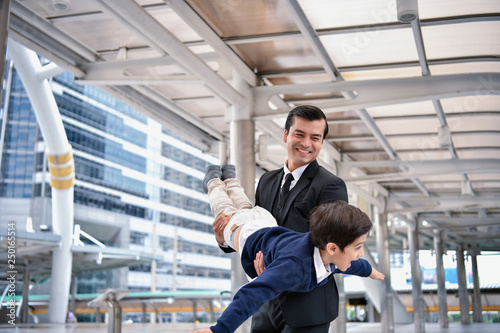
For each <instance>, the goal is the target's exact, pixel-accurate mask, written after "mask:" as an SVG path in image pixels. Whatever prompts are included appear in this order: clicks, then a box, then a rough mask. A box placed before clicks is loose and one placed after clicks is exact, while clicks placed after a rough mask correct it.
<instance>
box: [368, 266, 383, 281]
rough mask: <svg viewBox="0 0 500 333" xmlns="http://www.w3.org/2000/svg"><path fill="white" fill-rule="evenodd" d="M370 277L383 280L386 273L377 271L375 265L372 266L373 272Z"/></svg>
mask: <svg viewBox="0 0 500 333" xmlns="http://www.w3.org/2000/svg"><path fill="white" fill-rule="evenodd" d="M369 278H371V279H374V280H380V281H382V280H383V279H384V278H385V275H384V274H382V273H380V272H379V271H377V270H376V269H375V267H372V273H371V274H370V276H369Z"/></svg>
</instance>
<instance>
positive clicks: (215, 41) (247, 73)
mask: <svg viewBox="0 0 500 333" xmlns="http://www.w3.org/2000/svg"><path fill="white" fill-rule="evenodd" d="M166 3H167V4H168V5H170V7H171V8H172V9H173V10H174V11H175V12H176V13H177V14H178V15H179V16H180V17H182V19H184V21H186V22H189V25H190V27H191V28H193V29H194V30H195V31H196V33H197V34H198V35H200V36H201V37H202V38H203V39H204V40H205V41H206V42H207V43H208V44H209V45H210V46H211V47H212V48H213V49H214V50H216V51H217V52H218V53H219V54H220V55H221V56H222V57H223V58H224V59H226V61H228V62H229V63H230V64H231V66H232V67H233V68H234V69H235V70H236V71H237V72H238V73H239V74H240V75H241V77H242V78H243V79H244V80H245V81H246V82H247V83H248V84H249V85H250V86H252V87H255V86H256V85H257V83H258V79H257V75H255V73H254V72H253V71H252V70H251V69H250V68H249V67H248V66H247V64H245V63H244V62H243V61H242V60H241V58H240V57H239V56H237V55H236V54H235V53H234V51H233V50H232V49H231V48H230V47H229V46H227V44H226V43H224V42H223V41H222V40H221V39H220V37H219V36H218V35H217V34H216V33H215V32H214V31H213V30H212V28H211V27H210V26H209V25H208V24H207V23H206V22H205V21H204V20H203V19H202V18H201V17H200V16H199V15H198V14H197V13H196V12H195V11H194V10H193V9H192V8H191V7H190V6H189V5H188V4H187V3H186V2H185V1H184V0H166Z"/></svg>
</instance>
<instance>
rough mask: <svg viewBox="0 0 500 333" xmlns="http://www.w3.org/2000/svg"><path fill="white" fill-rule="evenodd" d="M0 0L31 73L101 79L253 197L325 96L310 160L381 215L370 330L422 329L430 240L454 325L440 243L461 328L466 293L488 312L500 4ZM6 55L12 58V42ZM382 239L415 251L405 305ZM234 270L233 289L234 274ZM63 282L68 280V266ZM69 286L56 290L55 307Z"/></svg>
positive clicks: (494, 226) (486, 0)
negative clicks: (484, 275) (376, 318)
mask: <svg viewBox="0 0 500 333" xmlns="http://www.w3.org/2000/svg"><path fill="white" fill-rule="evenodd" d="M1 3H2V9H3V10H2V21H1V25H2V26H1V27H0V32H1V38H2V42H4V43H5V44H6V42H7V40H10V41H11V42H12V43H13V44H12V45H16V46H14V48H17V46H19V48H21V49H23V48H27V49H31V50H33V51H35V52H36V53H37V54H39V55H40V56H42V57H44V58H46V59H48V60H49V61H51V62H52V63H50V64H48V65H46V66H45V70H44V69H42V68H40V69H39V71H38V74H37V76H36V78H35V77H32V78H31V79H32V80H35V79H40V80H42V81H43V79H44V77H43V76H44V75H46V77H48V75H49V74H50V73H57V72H58V71H61V70H62V71H69V72H71V73H72V74H73V75H74V76H75V79H76V81H77V82H78V83H79V84H82V85H96V86H99V87H100V88H102V90H104V91H106V92H108V93H110V94H111V95H113V96H115V97H117V98H118V99H120V100H122V101H124V102H126V103H129V104H130V105H131V106H132V107H134V108H136V109H138V110H140V111H141V112H143V113H144V114H146V115H148V116H150V117H153V118H154V119H156V120H158V121H160V122H161V123H162V124H164V125H165V126H168V127H170V128H174V129H175V131H178V132H179V133H182V135H183V136H184V137H185V138H186V140H189V141H190V142H193V143H194V144H196V145H197V146H198V147H200V148H201V149H203V150H205V151H208V152H212V153H214V154H217V155H218V156H219V157H220V160H221V163H226V162H228V161H230V162H231V163H234V164H236V167H237V174H238V175H239V178H240V179H241V180H242V184H243V185H244V187H245V189H246V191H247V194H248V195H249V196H250V197H253V193H254V185H255V179H256V177H258V176H259V175H260V174H261V173H262V172H263V171H266V170H270V169H274V168H278V167H280V166H281V165H282V164H283V162H284V160H285V159H286V149H285V147H284V144H283V142H282V138H283V130H284V129H283V125H284V118H285V116H286V114H287V113H288V112H289V111H290V109H292V108H293V107H295V106H297V105H302V104H314V105H317V106H319V107H320V108H322V109H323V110H324V112H325V114H326V115H327V118H328V124H329V128H330V132H329V135H328V137H327V138H326V139H325V142H324V146H323V152H322V154H321V156H320V161H319V162H320V164H321V165H323V166H325V167H326V168H328V169H329V170H331V171H332V172H334V173H335V174H337V175H338V176H340V177H341V178H343V179H344V180H345V181H346V184H347V186H348V190H349V192H350V195H351V197H352V198H353V199H354V201H355V202H357V205H358V206H359V207H361V208H363V209H364V210H365V211H366V212H367V213H369V215H370V216H371V217H372V219H373V221H374V223H375V224H376V232H375V234H376V235H375V237H373V238H371V239H370V242H369V243H368V244H367V246H368V250H370V251H372V252H376V253H377V254H378V255H377V265H378V267H379V269H380V270H381V271H382V272H383V273H385V274H386V276H387V277H388V278H387V279H386V281H384V282H383V283H382V284H381V285H379V286H376V287H375V288H373V286H372V287H371V288H367V290H370V291H371V293H372V294H371V296H369V297H370V298H371V299H372V300H373V303H374V305H375V306H376V307H378V310H379V312H380V314H381V321H382V325H381V326H379V327H378V328H377V329H379V331H382V332H393V331H395V325H397V324H398V321H400V320H402V321H403V322H407V321H408V320H413V321H414V326H413V328H414V331H415V332H424V331H425V325H424V319H423V313H424V308H425V307H426V305H425V304H424V303H423V302H422V297H421V296H422V290H421V283H420V282H421V276H420V265H419V258H418V255H417V253H418V250H419V249H432V250H434V251H436V253H437V256H436V257H437V262H436V265H437V277H438V299H439V310H440V325H441V327H442V328H446V327H448V322H447V317H446V315H447V312H446V309H447V302H446V289H445V280H444V271H443V262H442V256H443V252H444V251H445V250H447V249H453V250H455V251H456V253H457V262H458V285H459V291H458V297H459V299H460V312H461V321H462V325H464V326H465V327H469V328H470V327H472V326H470V324H471V323H470V317H469V306H470V305H472V307H473V313H474V316H473V321H474V322H476V321H480V320H481V295H480V289H479V276H478V274H477V256H478V255H481V253H482V251H500V172H499V170H500V158H499V156H500V154H499V153H500V132H499V130H498V129H499V128H500V96H499V94H500V63H499V62H498V59H499V55H500V35H499V34H498V31H499V30H500V16H499V13H500V4H499V3H498V2H497V1H494V0H481V1H474V2H467V1H460V2H457V1H451V0H450V1H441V2H439V3H436V2H435V1H433V0H420V1H418V4H417V1H416V0H408V1H402V0H401V1H400V0H398V1H385V0H384V1H382V0H380V1H370V2H369V3H368V2H366V1H350V0H349V1H348V0H345V1H328V0H307V1H298V0H271V1H266V0H262V1H226V0H219V1H205V0H186V1H184V0H166V1H159V0H158V1H155V0H151V1H147V0H136V1H134V0H81V1H72V2H70V1H69V0H60V1H53V2H51V1H36V0H23V1H15V0H13V1H6V0H3V1H1ZM4 17H5V19H4ZM495 27H496V28H495ZM21 52H24V51H21ZM9 53H10V56H11V57H12V59H13V61H14V62H15V63H21V61H22V57H23V56H22V54H21V55H19V53H17V54H16V52H15V50H14V49H12V50H9ZM2 58H3V57H2ZM2 67H3V66H2ZM0 72H3V68H0ZM26 76H29V73H27V74H26ZM28 80H29V79H28ZM37 93H40V91H38V92H37ZM34 96H35V93H34V92H33V93H31V94H30V97H34ZM42 97H43V96H42ZM45 97H46V96H45ZM45 105H48V104H45ZM52 115H53V116H55V117H57V114H56V113H54V114H52ZM37 116H38V114H37ZM43 117H44V116H41V118H42V119H43ZM56 122H57V119H56ZM42 129H43V128H42ZM43 134H44V138H45V139H46V140H47V141H50V139H49V140H48V137H49V133H48V132H46V133H43ZM52 134H53V133H52ZM56 135H59V134H57V133H56ZM61 137H62V135H59V136H58V137H57V138H61ZM65 142H66V141H64V140H63V141H58V142H57V145H56V144H55V143H54V148H52V147H51V144H50V142H48V149H49V152H50V153H51V154H50V155H53V156H54V158H55V160H56V161H58V157H59V156H62V157H65V156H70V155H71V154H70V152H69V148H68V145H67V144H66V143H65ZM69 158H70V157H68V159H69ZM63 159H64V158H63ZM67 162H68V161H66V159H64V163H67ZM64 163H63V164H64ZM54 164H55V165H56V164H58V163H54ZM62 168H67V169H65V170H71V168H70V167H69V165H66V164H64V165H63V166H62ZM51 174H53V175H54V176H55V177H57V172H55V171H54V173H52V171H51ZM70 174H71V172H70V173H69V174H64V176H65V177H66V176H67V177H69V178H70V177H71V175H70ZM55 180H66V179H55ZM70 187H71V184H69V187H65V188H62V189H61V190H62V191H66V190H67V189H68V188H70ZM63 193H65V192H63ZM65 199H66V200H67V199H68V197H67V196H65ZM53 200H56V201H57V200H61V201H62V200H63V199H61V198H58V195H55V196H54V198H53ZM70 201H71V200H70ZM54 206H55V207H57V205H54ZM67 208H68V209H70V206H68V207H67ZM67 213H68V214H69V215H71V211H70V210H69V211H68V212H67ZM388 221H390V223H389V224H388ZM61 226H64V229H63V230H62V231H61V232H60V233H59V235H60V236H61V237H62V239H61V242H62V243H63V244H66V245H65V247H63V248H62V249H61V251H65V252H64V253H62V254H61V255H64V256H65V258H66V259H64V260H65V261H63V262H71V257H70V254H69V253H70V252H69V251H70V246H69V245H68V243H65V240H67V239H68V237H71V235H70V233H68V232H67V230H71V229H72V228H70V227H71V226H68V225H66V224H61ZM58 232H59V231H58ZM391 249H409V250H410V253H411V262H412V283H413V291H412V296H413V308H414V310H415V311H414V314H413V316H412V317H410V316H409V315H408V313H406V310H405V308H404V307H403V305H402V302H401V300H399V298H398V296H397V294H395V293H394V292H393V291H392V288H391V279H390V274H389V269H390V261H389V251H390V250H391ZM370 251H366V252H370ZM56 252H57V251H56ZM468 257H470V258H471V259H472V267H473V270H474V272H473V273H474V274H473V275H474V288H473V293H472V298H470V295H469V290H468V289H467V281H466V276H465V260H466V258H468ZM234 266H235V267H236V266H237V265H234ZM234 275H235V276H236V279H235V281H236V284H235V286H234V288H237V286H238V285H239V283H242V281H243V274H242V273H241V271H239V270H237V269H234ZM60 278H61V285H67V286H69V280H68V279H69V278H70V274H69V271H67V272H64V273H63V272H61V275H60ZM379 290H381V292H380V293H379V292H378V291H379ZM375 291H377V292H375ZM68 292H69V291H68ZM66 295H67V294H65V293H62V294H61V295H53V297H54V301H55V302H56V301H60V302H62V303H64V302H65V299H66V298H67V297H66ZM62 303H61V304H62ZM53 318H54V322H60V321H61V318H59V317H57V316H56V315H54V316H53ZM339 329H340V330H339V332H341V331H343V330H345V329H346V325H345V323H339ZM350 331H353V332H354V328H351V329H350ZM469 332H470V331H469ZM483 332H485V331H483Z"/></svg>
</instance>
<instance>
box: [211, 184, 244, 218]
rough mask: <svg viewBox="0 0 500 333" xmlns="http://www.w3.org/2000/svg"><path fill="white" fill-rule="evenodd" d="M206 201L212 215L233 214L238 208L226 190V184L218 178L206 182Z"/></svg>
mask: <svg viewBox="0 0 500 333" xmlns="http://www.w3.org/2000/svg"><path fill="white" fill-rule="evenodd" d="M207 188H208V203H209V204H210V208H211V210H212V214H214V216H219V215H220V214H227V215H233V214H234V213H236V212H237V211H238V210H237V208H236V207H235V206H234V204H233V201H232V200H231V199H230V198H229V196H228V193H227V192H226V184H224V182H223V181H222V180H220V179H219V178H214V179H211V180H210V181H209V182H208V183H207Z"/></svg>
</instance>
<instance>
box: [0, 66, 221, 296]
mask: <svg viewBox="0 0 500 333" xmlns="http://www.w3.org/2000/svg"><path fill="white" fill-rule="evenodd" d="M6 68H7V70H6V73H5V76H4V80H5V81H4V82H5V83H6V84H4V93H3V96H4V98H3V110H4V111H3V114H2V115H1V118H0V124H1V125H0V130H1V136H0V140H1V141H0V144H1V150H0V154H1V155H0V163H1V165H0V166H1V168H0V211H2V214H0V215H1V216H2V217H1V219H2V222H3V221H16V224H17V227H18V228H19V229H26V230H32V231H34V232H42V230H49V232H50V229H51V222H50V221H51V201H50V197H51V187H50V185H49V176H50V175H49V171H48V167H47V158H46V156H45V146H44V143H43V138H42V135H41V133H40V131H39V129H38V126H37V121H36V117H35V114H34V112H33V110H32V108H31V105H30V101H29V98H28V96H27V94H26V92H25V90H24V88H23V84H22V82H21V80H20V78H19V76H18V75H17V73H16V70H15V67H11V68H9V67H6ZM50 85H51V87H52V90H53V93H54V96H55V99H56V102H57V104H58V107H59V111H60V114H61V117H62V119H63V122H64V128H65V130H66V134H67V137H68V140H69V142H70V144H71V146H72V147H73V156H74V161H75V177H76V179H75V186H74V204H75V207H74V223H75V225H78V226H79V227H80V228H81V230H82V231H84V232H85V233H87V234H89V235H91V236H92V237H94V238H95V239H97V240H98V241H99V242H101V243H102V244H104V245H106V246H108V247H118V248H127V249H130V250H137V251H145V252H150V253H154V254H159V255H161V256H163V258H164V260H163V261H160V262H156V263H154V264H141V265H138V266H132V267H130V268H121V269H115V270H112V271H94V272H93V273H81V274H80V275H79V276H78V290H77V292H78V293H91V292H97V291H98V290H100V289H103V288H109V287H112V288H126V289H129V290H131V291H149V290H152V288H154V289H155V290H157V291H164V290H165V291H166V290H188V289H189V290H209V289H212V290H230V288H231V287H230V278H231V270H230V268H231V264H230V257H229V256H228V255H227V254H224V253H223V252H222V251H220V249H219V248H218V247H217V246H216V244H215V241H214V236H213V233H212V225H211V223H212V221H213V216H212V214H211V212H210V207H209V204H208V200H207V198H206V194H205V193H203V191H202V186H201V181H202V178H203V176H204V170H205V167H206V166H207V165H209V164H218V160H217V159H216V158H215V157H214V156H210V155H207V154H204V153H203V152H202V151H201V150H200V149H198V148H197V147H194V146H192V145H191V144H190V143H189V142H186V141H185V140H183V139H182V137H181V136H179V135H177V134H176V133H175V132H174V131H173V130H171V129H169V128H166V127H164V126H162V125H161V124H159V123H158V122H156V121H154V120H151V119H148V118H147V117H145V116H144V115H142V114H141V113H139V112H138V111H136V110H133V109H131V108H130V107H128V106H127V105H125V104H123V103H121V102H119V101H117V100H116V99H114V98H112V97H111V96H109V95H107V94H106V93H104V92H102V91H100V90H99V89H97V88H95V87H92V86H81V85H78V84H76V83H74V82H73V79H72V76H71V75H70V74H68V73H65V74H62V75H59V76H57V77H54V78H53V79H52V80H51V82H50ZM81 240H82V241H83V242H84V243H85V242H88V243H90V242H91V241H90V240H89V239H86V238H83V237H82V239H81ZM152 270H155V272H154V273H155V274H153V272H152ZM37 288H38V289H39V290H37ZM47 288H48V284H46V286H45V287H44V286H36V287H35V288H34V292H35V293H36V292H40V293H43V292H47V290H46V289H47Z"/></svg>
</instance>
